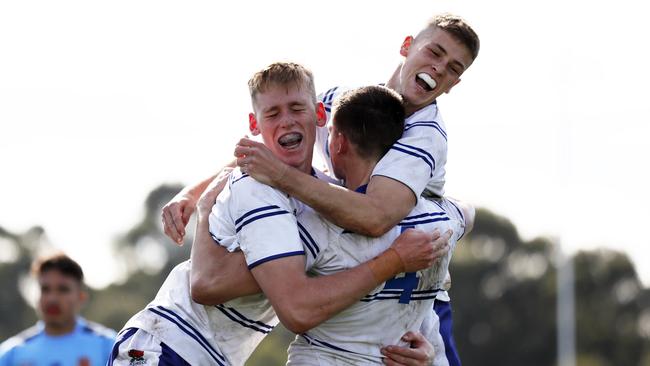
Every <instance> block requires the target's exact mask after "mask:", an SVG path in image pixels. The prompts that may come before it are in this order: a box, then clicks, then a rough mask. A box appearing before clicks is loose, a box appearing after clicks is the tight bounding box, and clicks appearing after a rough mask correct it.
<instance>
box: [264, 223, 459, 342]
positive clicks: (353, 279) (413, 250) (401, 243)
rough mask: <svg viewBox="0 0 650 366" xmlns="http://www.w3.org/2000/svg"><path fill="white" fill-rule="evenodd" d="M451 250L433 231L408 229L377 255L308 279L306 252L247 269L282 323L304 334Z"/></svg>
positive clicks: (291, 329) (430, 263)
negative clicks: (388, 282) (400, 275)
mask: <svg viewBox="0 0 650 366" xmlns="http://www.w3.org/2000/svg"><path fill="white" fill-rule="evenodd" d="M448 250H449V248H448V246H444V247H439V246H435V245H433V244H432V234H431V233H425V232H423V231H419V230H407V231H405V232H404V233H402V234H401V235H400V236H399V237H398V238H397V239H396V240H395V242H393V244H392V246H391V247H390V248H389V249H388V250H386V251H385V252H383V253H382V254H380V255H379V256H377V257H376V258H374V259H372V260H370V261H368V262H366V263H363V264H360V265H359V266H357V267H354V268H351V269H349V270H346V271H342V272H338V273H335V274H332V275H328V276H319V277H308V276H307V275H306V274H305V272H304V268H305V258H304V256H290V257H285V258H279V259H275V260H272V261H268V262H264V263H262V264H260V265H258V266H255V267H254V268H252V269H251V273H252V274H253V277H255V280H256V281H257V283H259V285H260V287H261V288H262V290H263V291H264V293H265V294H266V296H267V297H268V299H269V301H270V302H271V304H272V305H273V308H274V309H275V311H276V313H277V314H278V317H279V318H280V321H282V323H283V324H284V325H285V327H287V329H289V330H290V331H292V332H294V333H298V334H299V333H303V332H305V331H307V330H309V329H311V328H313V327H315V326H317V325H319V324H320V323H322V322H323V321H325V320H327V319H329V318H331V317H332V316H334V315H336V314H337V313H339V312H340V311H342V310H343V309H345V308H347V307H349V306H350V305H352V304H354V303H355V302H357V301H359V299H361V298H362V297H363V296H365V295H366V294H368V293H369V292H370V291H371V290H373V289H374V288H376V287H377V286H379V285H380V284H381V283H383V282H385V281H386V280H388V279H390V278H392V277H394V276H395V275H396V274H398V273H402V272H412V271H416V270H418V269H423V268H427V267H430V266H431V265H432V263H433V261H434V260H435V259H437V258H439V257H441V256H443V255H445V254H446V252H447V251H448Z"/></svg>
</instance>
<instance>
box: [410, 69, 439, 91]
mask: <svg viewBox="0 0 650 366" xmlns="http://www.w3.org/2000/svg"><path fill="white" fill-rule="evenodd" d="M415 82H416V83H417V84H418V85H419V86H421V87H422V89H424V90H426V91H428V92H429V91H432V90H433V89H435V88H436V85H437V83H436V81H435V80H434V79H433V78H432V77H431V75H429V74H427V73H426V72H421V73H419V74H417V76H416V77H415Z"/></svg>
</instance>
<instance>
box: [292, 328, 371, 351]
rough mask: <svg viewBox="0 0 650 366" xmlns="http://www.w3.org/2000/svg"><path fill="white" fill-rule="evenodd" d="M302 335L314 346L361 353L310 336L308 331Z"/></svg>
mask: <svg viewBox="0 0 650 366" xmlns="http://www.w3.org/2000/svg"><path fill="white" fill-rule="evenodd" d="M300 336H302V337H303V338H305V340H306V341H307V343H309V344H310V345H313V346H321V347H327V348H331V349H334V350H337V351H341V352H347V353H354V354H356V355H358V354H360V353H357V352H352V351H348V350H347V349H344V348H341V347H337V346H335V345H333V344H330V343H327V342H323V341H319V340H318V339H315V338H312V337H310V336H309V335H307V333H303V334H301V335H300Z"/></svg>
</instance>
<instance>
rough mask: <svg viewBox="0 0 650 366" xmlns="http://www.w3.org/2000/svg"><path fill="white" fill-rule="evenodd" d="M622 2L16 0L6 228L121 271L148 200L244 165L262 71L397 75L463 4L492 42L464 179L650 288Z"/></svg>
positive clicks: (459, 182) (0, 109) (4, 99)
mask: <svg viewBox="0 0 650 366" xmlns="http://www.w3.org/2000/svg"><path fill="white" fill-rule="evenodd" d="M398 3H399V5H397V4H398ZM615 3H616V5H613V4H614V2H599V1H595V2H594V1H571V2H567V1H559V0H558V1H555V0H553V1H537V2H529V1H515V0H496V1H400V2H395V1H349V0H348V1H341V0H334V1H329V2H327V4H329V5H330V6H329V7H327V8H319V7H318V6H317V5H318V4H323V3H322V2H320V3H319V2H307V1H272V2H271V1H248V2H247V1H241V2H227V3H224V2H214V1H203V2H198V1H186V2H182V3H181V2H170V1H133V0H129V1H111V2H95V1H86V0H84V1H56V2H52V1H28V0H23V1H3V2H0V170H1V171H2V173H3V177H2V179H1V180H0V182H1V183H0V226H3V227H5V228H7V229H9V230H11V231H21V230H24V229H26V228H28V227H30V226H32V225H36V224H39V225H42V226H44V227H45V229H46V231H47V233H48V234H49V237H50V239H51V241H52V242H53V243H54V244H55V245H58V246H59V247H60V248H62V249H63V250H66V251H68V252H69V253H70V254H71V255H73V256H74V257H76V258H78V259H79V260H80V261H81V263H82V265H83V266H84V267H85V270H86V272H87V274H88V278H89V282H90V283H91V284H93V285H96V286H97V285H104V284H106V283H107V282H108V281H110V279H111V278H113V275H114V271H115V270H112V269H111V268H112V267H113V266H111V265H108V264H107V263H111V262H110V261H108V262H107V261H106V258H107V256H109V255H110V251H109V248H108V246H109V242H110V241H111V240H112V239H113V238H114V237H115V236H116V235H117V234H118V233H123V232H125V231H126V230H127V229H128V228H130V227H131V225H133V224H134V223H135V222H136V221H137V220H138V219H139V218H140V217H141V215H142V214H143V209H142V207H143V201H144V199H145V197H146V194H147V193H148V192H149V191H151V190H152V189H153V188H154V187H156V186H158V185H159V184H161V183H164V182H182V183H189V182H192V181H195V180H197V179H199V178H202V177H205V176H206V175H207V174H209V173H212V172H213V171H214V170H215V169H216V168H217V167H219V166H220V165H221V164H223V163H224V162H226V161H227V160H229V159H230V156H231V154H232V149H233V144H234V142H235V141H236V140H237V138H239V137H240V136H242V135H243V134H244V133H246V122H247V113H248V111H249V101H248V97H247V90H246V81H247V80H248V77H249V76H250V75H251V74H252V73H253V72H254V71H256V70H257V69H259V68H261V67H263V66H265V65H266V64H268V63H270V62H273V61H276V60H294V61H298V62H302V63H304V64H306V65H307V66H309V67H310V68H311V69H312V70H313V71H314V73H315V75H316V83H317V89H319V90H324V89H326V88H329V87H330V86H334V85H339V84H346V85H360V84H371V83H377V82H384V81H386V80H387V79H388V77H389V76H390V74H391V73H392V71H393V70H394V67H395V66H396V65H397V63H398V62H399V60H400V58H399V53H398V51H399V46H400V44H401V41H402V39H403V38H404V37H405V36H406V35H408V34H411V33H414V32H417V30H418V29H419V27H420V26H421V25H422V24H423V23H424V22H425V21H426V20H427V18H428V17H429V16H430V15H432V14H434V13H437V12H441V11H451V12H454V13H458V14H460V15H462V16H464V17H465V18H467V19H468V20H469V21H470V23H472V24H473V25H474V27H475V29H476V30H477V32H478V33H479V35H480V37H481V46H482V47H481V52H480V55H479V58H478V59H477V61H476V63H475V64H474V65H473V66H472V67H471V68H470V70H469V71H468V72H467V73H466V74H465V75H464V76H463V82H462V83H461V84H459V85H458V86H457V87H456V88H455V89H454V90H453V91H452V93H451V94H450V95H448V96H443V97H441V98H440V99H439V104H440V107H441V110H442V112H443V114H444V116H445V120H446V123H447V129H448V131H447V132H448V133H449V136H450V147H449V149H450V150H449V161H448V165H447V170H448V176H447V178H448V184H447V192H448V193H449V194H451V195H453V196H456V197H458V198H462V199H466V200H469V201H470V202H473V203H475V204H477V205H480V206H484V207H487V208H489V209H491V210H493V211H494V212H496V213H498V214H502V215H504V216H506V217H508V218H509V219H511V220H512V221H513V222H514V223H515V224H516V225H517V227H518V229H519V230H520V232H521V234H522V235H523V237H524V238H526V239H530V238H532V237H535V236H538V235H553V236H559V237H561V238H562V242H563V244H564V245H565V246H566V248H567V250H569V251H575V250H577V249H581V248H584V249H593V248H596V247H610V248H614V249H618V250H622V251H624V252H626V253H628V255H629V256H630V257H631V258H632V259H633V260H634V262H635V263H636V266H637V270H638V272H639V274H640V275H641V277H642V280H643V281H644V283H645V284H646V285H650V260H649V258H650V235H648V233H646V232H643V231H642V228H643V227H645V225H646V224H647V222H648V219H650V214H648V212H649V211H648V207H649V206H650V194H648V193H647V189H648V187H650V179H649V178H648V174H647V173H646V169H645V168H643V166H645V164H644V163H643V156H646V157H648V156H650V144H649V143H648V142H647V140H648V138H649V137H650V125H649V124H648V122H649V119H648V117H647V116H648V114H649V112H650V103H648V102H647V101H646V100H645V99H646V98H647V97H648V96H649V95H650V93H648V92H647V91H646V89H647V85H648V84H649V83H650V72H649V71H648V68H646V67H645V66H646V65H649V64H650V51H649V50H648V47H647V46H646V44H647V39H646V38H647V35H648V34H650V26H648V25H647V24H648V22H647V14H648V12H647V9H645V8H644V5H641V4H642V2H636V1H632V0H619V1H616V2H615ZM170 245H171V244H170Z"/></svg>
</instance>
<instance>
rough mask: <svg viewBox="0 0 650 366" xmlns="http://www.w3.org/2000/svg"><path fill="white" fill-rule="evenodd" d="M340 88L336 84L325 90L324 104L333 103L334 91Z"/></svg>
mask: <svg viewBox="0 0 650 366" xmlns="http://www.w3.org/2000/svg"><path fill="white" fill-rule="evenodd" d="M338 88H339V87H338V86H335V87H333V88H332V89H330V90H328V91H326V92H325V94H324V95H323V100H322V102H323V104H329V105H332V99H333V97H334V92H335V91H336V89H338Z"/></svg>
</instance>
